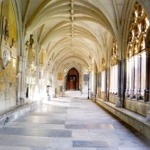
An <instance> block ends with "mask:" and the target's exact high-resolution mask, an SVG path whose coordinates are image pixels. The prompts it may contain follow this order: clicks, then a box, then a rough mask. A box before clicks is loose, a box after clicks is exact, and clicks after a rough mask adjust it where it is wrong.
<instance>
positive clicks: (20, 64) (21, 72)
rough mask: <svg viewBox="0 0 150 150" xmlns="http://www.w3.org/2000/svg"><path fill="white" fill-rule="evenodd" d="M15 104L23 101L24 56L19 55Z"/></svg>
mask: <svg viewBox="0 0 150 150" xmlns="http://www.w3.org/2000/svg"><path fill="white" fill-rule="evenodd" d="M17 79H18V80H17V82H18V83H17V86H18V87H17V101H16V104H17V105H22V104H24V103H25V57H22V56H20V57H19V62H18V74H17Z"/></svg>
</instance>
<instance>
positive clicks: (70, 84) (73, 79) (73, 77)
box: [66, 68, 79, 90]
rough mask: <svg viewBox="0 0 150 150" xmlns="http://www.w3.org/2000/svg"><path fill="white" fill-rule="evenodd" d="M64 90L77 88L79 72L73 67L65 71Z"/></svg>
mask: <svg viewBox="0 0 150 150" xmlns="http://www.w3.org/2000/svg"><path fill="white" fill-rule="evenodd" d="M66 90H79V73H78V71H77V70H76V69H75V68H71V69H70V70H69V71H68V73H67V80H66Z"/></svg>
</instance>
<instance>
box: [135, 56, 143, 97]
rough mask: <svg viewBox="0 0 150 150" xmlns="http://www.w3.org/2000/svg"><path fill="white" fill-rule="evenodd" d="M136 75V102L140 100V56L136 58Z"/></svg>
mask: <svg viewBox="0 0 150 150" xmlns="http://www.w3.org/2000/svg"><path fill="white" fill-rule="evenodd" d="M136 74H137V80H136V82H137V83H136V85H137V87H136V99H137V100H141V99H142V96H141V55H138V56H137V70H136Z"/></svg>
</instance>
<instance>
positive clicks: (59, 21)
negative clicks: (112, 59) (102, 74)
mask: <svg viewBox="0 0 150 150" xmlns="http://www.w3.org/2000/svg"><path fill="white" fill-rule="evenodd" d="M18 3H19V2H18ZM124 3H125V1H124V0H37V1H36V3H35V1H33V0H21V3H20V5H22V6H21V7H22V10H23V11H22V16H23V21H24V22H23V23H24V26H25V30H26V35H27V36H29V35H30V34H35V33H36V36H37V37H36V39H37V42H38V43H39V45H40V47H41V50H43V49H44V50H45V51H46V59H47V61H46V62H47V63H46V64H45V65H46V66H45V68H47V65H48V64H49V60H51V61H53V63H52V65H50V67H51V70H53V67H54V66H56V65H58V64H60V63H61V62H62V60H65V59H66V58H69V57H78V58H80V59H81V60H83V61H84V62H86V64H87V65H90V64H91V58H92V59H94V61H95V63H96V65H97V67H98V68H100V64H101V58H105V59H106V57H108V53H109V52H108V51H110V50H111V48H112V40H113V39H115V40H118V43H119V40H121V39H120V37H121V35H120V33H119V32H118V31H119V28H118V24H119V22H120V21H121V16H119V15H121V14H122V11H123V6H124ZM118 45H119V44H118ZM119 50H120V49H119ZM39 52H40V51H39Z"/></svg>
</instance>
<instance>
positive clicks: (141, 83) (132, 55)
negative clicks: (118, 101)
mask: <svg viewBox="0 0 150 150" xmlns="http://www.w3.org/2000/svg"><path fill="white" fill-rule="evenodd" d="M148 28H149V21H148V18H147V15H146V12H145V10H144V9H143V8H142V6H141V5H140V4H139V3H138V2H136V3H135V4H134V7H133V11H132V16H131V20H130V27H129V34H128V43H127V44H128V45H127V51H126V69H127V71H126V97H129V98H131V99H134V98H136V99H137V100H142V99H143V98H144V91H145V82H146V47H145V38H146V34H147V30H148Z"/></svg>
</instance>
